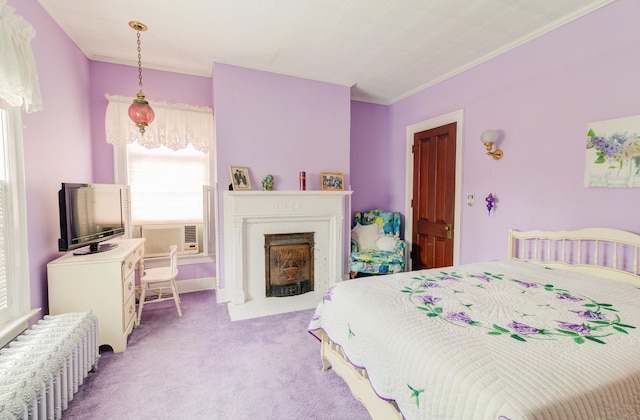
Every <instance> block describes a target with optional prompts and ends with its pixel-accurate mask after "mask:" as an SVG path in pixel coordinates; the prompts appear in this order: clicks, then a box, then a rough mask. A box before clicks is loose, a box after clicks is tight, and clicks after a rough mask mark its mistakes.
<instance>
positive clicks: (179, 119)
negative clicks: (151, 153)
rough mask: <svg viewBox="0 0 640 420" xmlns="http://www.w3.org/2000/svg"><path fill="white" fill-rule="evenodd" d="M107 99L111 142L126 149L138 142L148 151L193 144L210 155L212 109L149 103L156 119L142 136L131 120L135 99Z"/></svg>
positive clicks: (108, 141) (106, 127)
mask: <svg viewBox="0 0 640 420" xmlns="http://www.w3.org/2000/svg"><path fill="white" fill-rule="evenodd" d="M105 96H106V98H107V100H108V101H109V105H107V113H106V117H105V130H106V133H107V143H111V144H113V145H117V146H122V145H127V144H129V143H133V142H137V143H138V144H140V145H141V146H144V147H146V148H148V149H155V148H157V147H160V146H166V147H168V148H169V149H171V150H181V149H184V148H185V147H187V146H188V145H189V144H192V145H193V147H194V148H195V149H196V150H198V151H200V152H203V153H208V152H209V147H210V144H212V142H213V135H214V134H213V110H212V109H211V108H207V107H197V106H192V105H186V104H169V103H166V102H152V101H149V105H151V107H152V108H153V111H154V112H155V115H156V116H155V119H154V120H153V121H152V122H151V123H150V124H149V126H148V127H147V128H145V131H144V135H142V136H141V135H140V131H139V130H138V127H136V125H135V124H134V123H133V121H131V119H130V118H129V113H128V110H129V105H131V103H132V101H133V97H125V96H114V95H105Z"/></svg>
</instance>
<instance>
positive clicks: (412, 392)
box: [308, 229, 640, 420]
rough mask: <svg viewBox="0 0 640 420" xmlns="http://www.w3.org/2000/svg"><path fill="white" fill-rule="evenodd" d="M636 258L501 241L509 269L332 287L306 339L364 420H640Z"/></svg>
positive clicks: (587, 241)
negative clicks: (315, 343) (360, 407)
mask: <svg viewBox="0 0 640 420" xmlns="http://www.w3.org/2000/svg"><path fill="white" fill-rule="evenodd" d="M639 254H640V235H637V234H634V233H630V232H624V231H620V230H614V229H582V230H578V231H561V232H545V231H528V232H520V231H517V230H511V231H510V232H509V251H508V258H507V259H505V260H498V261H485V262H480V263H474V264H465V265H458V266H454V267H447V268H439V269H431V270H422V271H414V272H406V273H398V274H391V275H386V276H378V277H367V278H362V279H356V280H349V281H344V282H340V283H337V284H336V285H334V286H333V287H331V288H330V289H329V290H328V291H327V293H326V294H325V296H324V298H323V299H322V301H321V302H320V303H319V304H318V306H317V308H316V311H315V314H314V316H313V318H312V320H311V321H310V324H309V328H308V330H309V332H310V333H311V334H313V335H314V336H315V337H317V338H318V339H319V340H320V341H321V359H322V368H323V370H326V369H328V368H329V367H332V368H333V370H334V371H335V372H336V373H338V374H339V375H340V376H341V377H342V378H343V379H344V380H345V381H346V383H347V384H348V385H349V387H350V389H351V392H352V393H353V395H354V396H355V397H356V398H357V399H359V400H360V401H361V402H362V403H363V404H364V406H365V407H366V408H367V410H368V411H369V414H370V415H371V417H372V418H374V419H377V418H379V419H392V418H406V419H499V420H518V419H637V418H640V329H639V328H637V327H638V326H640V273H639V267H638V266H639V263H638V260H639V258H640V256H639Z"/></svg>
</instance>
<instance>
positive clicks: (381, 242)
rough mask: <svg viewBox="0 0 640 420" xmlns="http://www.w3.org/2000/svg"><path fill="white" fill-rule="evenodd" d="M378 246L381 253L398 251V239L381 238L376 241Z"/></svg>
mask: <svg viewBox="0 0 640 420" xmlns="http://www.w3.org/2000/svg"><path fill="white" fill-rule="evenodd" d="M376 245H377V246H378V249H379V250H380V251H389V252H392V251H393V250H394V249H396V237H395V236H390V235H389V236H387V235H384V236H381V237H379V238H378V240H377V241H376Z"/></svg>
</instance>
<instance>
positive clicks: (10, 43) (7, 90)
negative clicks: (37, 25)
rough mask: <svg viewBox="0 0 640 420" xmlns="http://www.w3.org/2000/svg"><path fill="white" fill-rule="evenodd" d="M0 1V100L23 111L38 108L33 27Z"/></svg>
mask: <svg viewBox="0 0 640 420" xmlns="http://www.w3.org/2000/svg"><path fill="white" fill-rule="evenodd" d="M14 10H15V9H14V8H13V7H11V6H9V5H7V1H6V0H0V100H1V101H0V102H5V103H6V104H8V105H10V106H13V107H19V108H22V109H23V110H24V111H26V112H34V111H40V110H41V109H42V96H41V95H40V85H39V84H38V72H37V70H36V62H35V60H34V58H33V51H32V50H31V44H30V42H31V39H32V38H33V37H34V36H35V35H36V31H35V29H33V26H31V24H30V23H28V22H27V21H25V20H24V18H23V17H21V16H18V15H15V14H14V13H13V12H14Z"/></svg>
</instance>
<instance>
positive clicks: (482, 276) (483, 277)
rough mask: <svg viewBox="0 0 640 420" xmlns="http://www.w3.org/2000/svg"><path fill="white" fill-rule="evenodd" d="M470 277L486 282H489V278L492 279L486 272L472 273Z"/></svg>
mask: <svg viewBox="0 0 640 420" xmlns="http://www.w3.org/2000/svg"><path fill="white" fill-rule="evenodd" d="M472 277H473V278H475V279H478V280H482V281H484V282H487V283H489V282H490V281H491V280H493V279H492V278H491V277H489V276H487V275H486V274H474V275H473V276H472Z"/></svg>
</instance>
